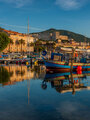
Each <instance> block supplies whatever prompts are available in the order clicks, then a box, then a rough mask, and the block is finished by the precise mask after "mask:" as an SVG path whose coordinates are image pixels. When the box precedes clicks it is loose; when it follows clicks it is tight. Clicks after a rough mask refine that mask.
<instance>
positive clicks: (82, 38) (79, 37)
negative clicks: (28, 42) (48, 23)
mask: <svg viewBox="0 0 90 120" xmlns="http://www.w3.org/2000/svg"><path fill="white" fill-rule="evenodd" d="M56 31H58V32H60V34H61V35H67V36H68V37H69V38H73V39H74V40H75V41H77V42H85V39H86V42H90V38H87V37H86V38H85V36H84V35H81V34H77V33H74V32H71V31H68V30H57V29H53V28H52V29H49V30H46V31H42V32H38V33H33V34H40V35H42V34H45V35H46V34H49V33H52V32H56Z"/></svg>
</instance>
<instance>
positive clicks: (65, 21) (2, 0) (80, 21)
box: [0, 0, 90, 37]
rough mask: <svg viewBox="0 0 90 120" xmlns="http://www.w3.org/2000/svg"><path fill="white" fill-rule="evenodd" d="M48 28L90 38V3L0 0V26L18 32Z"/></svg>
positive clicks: (81, 0)
mask: <svg viewBox="0 0 90 120" xmlns="http://www.w3.org/2000/svg"><path fill="white" fill-rule="evenodd" d="M28 18H29V27H30V28H29V32H30V33H32V32H39V31H44V30H47V29H50V28H55V29H63V30H69V31H72V32H75V33H80V34H83V35H85V36H87V37H90V0H0V26H1V27H3V28H5V29H8V30H13V31H17V32H21V33H27V25H28Z"/></svg>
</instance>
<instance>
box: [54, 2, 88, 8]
mask: <svg viewBox="0 0 90 120" xmlns="http://www.w3.org/2000/svg"><path fill="white" fill-rule="evenodd" d="M88 1H89V0H56V2H55V4H56V5H58V6H60V7H61V8H63V9H65V10H73V9H79V8H81V7H83V6H84V5H85V4H86V3H87V2H88Z"/></svg>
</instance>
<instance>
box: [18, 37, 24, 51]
mask: <svg viewBox="0 0 90 120" xmlns="http://www.w3.org/2000/svg"><path fill="white" fill-rule="evenodd" d="M19 43H20V44H21V53H22V47H23V46H22V45H25V40H23V39H21V40H19Z"/></svg>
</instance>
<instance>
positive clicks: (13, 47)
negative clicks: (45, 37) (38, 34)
mask: <svg viewBox="0 0 90 120" xmlns="http://www.w3.org/2000/svg"><path fill="white" fill-rule="evenodd" d="M5 32H7V33H8V34H9V38H10V39H12V40H13V44H12V43H11V44H9V45H8V47H7V48H6V49H5V50H4V51H3V52H6V53H7V52H21V44H17V41H19V40H21V39H22V40H24V42H25V43H24V44H22V51H24V52H27V51H32V52H33V51H34V48H33V47H29V46H28V44H30V43H33V42H34V41H35V38H34V37H32V36H30V35H26V34H22V33H18V32H13V31H8V30H5Z"/></svg>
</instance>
